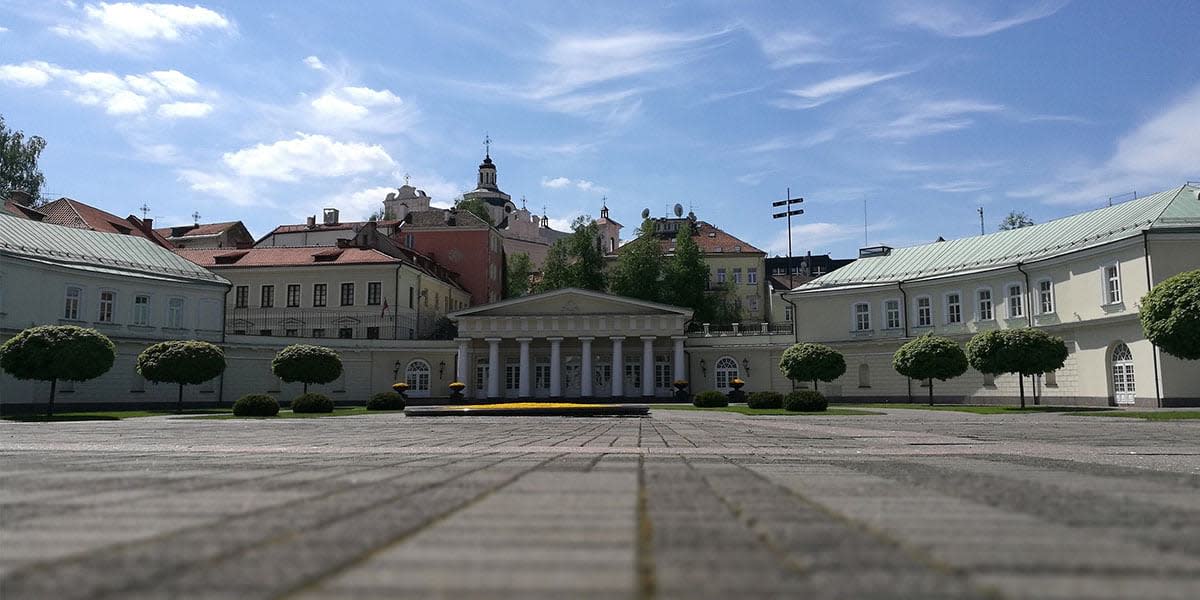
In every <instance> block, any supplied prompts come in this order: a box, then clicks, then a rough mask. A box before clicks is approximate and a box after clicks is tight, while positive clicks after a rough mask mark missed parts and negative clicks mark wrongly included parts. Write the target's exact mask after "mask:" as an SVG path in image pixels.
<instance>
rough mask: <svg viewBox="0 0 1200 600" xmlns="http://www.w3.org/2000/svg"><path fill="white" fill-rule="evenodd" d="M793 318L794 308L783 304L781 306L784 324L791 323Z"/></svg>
mask: <svg viewBox="0 0 1200 600" xmlns="http://www.w3.org/2000/svg"><path fill="white" fill-rule="evenodd" d="M795 318H796V314H795V307H794V306H792V305H791V304H785V305H784V306H783V321H784V322H785V323H791V322H792V321H793V320H794V319H795Z"/></svg>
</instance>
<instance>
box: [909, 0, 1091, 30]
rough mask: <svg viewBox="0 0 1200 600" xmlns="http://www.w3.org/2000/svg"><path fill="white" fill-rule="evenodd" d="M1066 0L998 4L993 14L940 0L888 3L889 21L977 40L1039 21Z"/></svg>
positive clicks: (980, 7)
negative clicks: (1020, 4)
mask: <svg viewBox="0 0 1200 600" xmlns="http://www.w3.org/2000/svg"><path fill="white" fill-rule="evenodd" d="M1067 2H1068V0H1040V1H1037V2H1033V3H1026V4H1025V5H1024V6H1020V7H1015V8H1014V7H1013V4H1016V3H1007V2H1006V3H1001V4H999V5H998V6H999V8H998V9H996V10H993V9H995V8H996V7H995V6H989V5H987V4H986V3H982V2H963V3H950V2H945V1H943V0H901V1H897V2H894V3H892V6H891V15H890V16H891V19H892V21H893V22H895V23H896V24H897V25H901V26H905V27H916V28H919V29H924V30H926V31H930V32H933V33H936V34H938V35H943V36H946V37H980V36H985V35H991V34H993V33H996V32H999V31H1003V30H1005V29H1008V28H1010V27H1016V26H1018V25H1023V24H1025V23H1029V22H1031V21H1036V20H1038V19H1043V18H1046V17H1049V16H1050V15H1053V14H1054V13H1056V12H1058V11H1059V9H1061V8H1062V7H1063V6H1066V4H1067Z"/></svg>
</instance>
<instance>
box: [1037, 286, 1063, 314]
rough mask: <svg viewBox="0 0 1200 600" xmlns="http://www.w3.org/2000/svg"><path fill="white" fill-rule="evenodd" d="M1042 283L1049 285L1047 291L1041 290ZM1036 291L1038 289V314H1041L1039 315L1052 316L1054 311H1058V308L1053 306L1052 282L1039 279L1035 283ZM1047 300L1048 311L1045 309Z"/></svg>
mask: <svg viewBox="0 0 1200 600" xmlns="http://www.w3.org/2000/svg"><path fill="white" fill-rule="evenodd" d="M1043 283H1048V284H1050V286H1049V287H1048V288H1047V289H1044V290H1043V289H1042V284H1043ZM1037 289H1038V314H1041V315H1051V314H1054V313H1055V311H1057V310H1058V307H1057V306H1055V298H1054V280H1053V279H1051V278H1049V277H1043V278H1041V279H1039V280H1038V281H1037ZM1047 300H1049V305H1050V308H1049V310H1047V309H1046V305H1047Z"/></svg>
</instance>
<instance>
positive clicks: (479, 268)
mask: <svg viewBox="0 0 1200 600" xmlns="http://www.w3.org/2000/svg"><path fill="white" fill-rule="evenodd" d="M396 235H397V238H398V239H397V241H399V242H400V243H401V244H403V245H406V246H408V247H411V248H412V249H413V250H416V251H417V252H420V253H421V254H424V255H425V256H428V257H429V258H431V259H433V260H434V261H435V262H437V263H438V264H440V265H442V266H443V267H446V268H447V269H450V270H451V271H454V272H455V273H458V276H459V283H461V284H462V286H463V287H464V288H466V289H467V291H468V292H470V294H471V304H472V305H479V304H487V303H488V302H494V301H496V300H499V299H500V298H501V297H502V295H503V289H504V288H503V279H502V276H503V272H504V271H503V269H504V241H503V238H502V237H501V236H500V234H499V232H497V231H496V230H494V229H491V228H488V229H482V228H480V229H469V228H466V227H454V228H449V227H437V228H428V229H425V228H416V227H405V228H403V229H401V231H400V233H398V234H396ZM409 236H412V238H411V242H412V243H411V244H410V243H409V241H410V240H409Z"/></svg>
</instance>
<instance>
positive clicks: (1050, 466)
mask: <svg viewBox="0 0 1200 600" xmlns="http://www.w3.org/2000/svg"><path fill="white" fill-rule="evenodd" d="M888 412H889V414H886V415H882V416H860V417H744V416H741V415H736V414H728V413H697V412H683V411H667V410H657V411H653V412H652V415H651V417H649V418H610V419H602V418H593V419H583V418H579V419H567V418H553V417H525V418H523V417H507V418H505V417H491V418H479V417H452V418H423V419H417V418H406V417H404V416H402V415H370V416H363V417H339V418H323V419H291V420H203V419H194V418H166V417H151V418H141V419H129V420H124V421H113V422H94V421H93V422H78V423H48V424H38V423H7V422H0V459H2V462H0V597H2V598H4V599H5V600H12V599H17V598H64V599H66V598H162V597H205V598H208V597H211V598H226V597H227V598H277V597H287V598H492V597H511V598H730V597H733V598H739V597H740V598H758V597H793V598H799V597H803V598H876V597H878V598H896V597H912V598H996V597H1001V598H1134V597H1136V598H1189V599H1191V598H1197V597H1200V502H1198V501H1200V422H1197V421H1190V422H1184V421H1177V422H1145V421H1138V420H1131V419H1113V418H1101V417H1085V416H1074V415H1048V414H1018V415H974V414H967V413H951V412H930V411H919V410H897V411H888Z"/></svg>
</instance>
